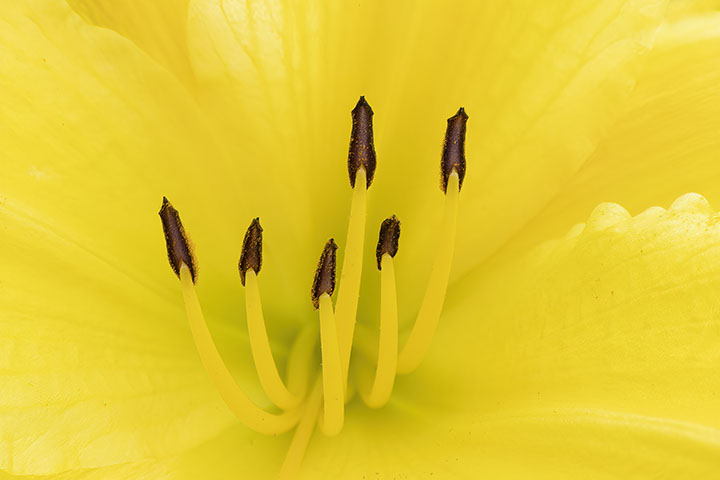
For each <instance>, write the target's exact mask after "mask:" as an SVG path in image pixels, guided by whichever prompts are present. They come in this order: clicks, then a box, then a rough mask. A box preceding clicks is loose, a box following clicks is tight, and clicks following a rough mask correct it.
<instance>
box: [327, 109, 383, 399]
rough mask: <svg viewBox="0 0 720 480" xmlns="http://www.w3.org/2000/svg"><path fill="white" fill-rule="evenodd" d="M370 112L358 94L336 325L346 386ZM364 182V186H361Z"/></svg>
mask: <svg viewBox="0 0 720 480" xmlns="http://www.w3.org/2000/svg"><path fill="white" fill-rule="evenodd" d="M372 116H373V111H372V108H370V105H369V104H368V103H367V102H366V101H365V97H360V100H359V101H358V103H357V105H355V108H354V109H353V111H352V119H353V126H352V132H351V133H350V150H349V152H348V174H349V175H350V185H351V186H352V187H353V195H352V201H351V204H350V221H349V223H348V231H347V241H346V243H345V254H344V255H343V264H342V273H341V274H340V291H339V292H338V298H337V305H336V317H337V325H338V327H337V328H338V334H339V336H340V361H341V365H342V375H343V384H344V385H346V386H347V377H348V368H349V366H350V352H351V350H352V343H353V334H354V332H355V319H356V315H357V306H358V300H359V297H360V280H361V278H362V262H363V245H364V241H365V219H366V217H367V193H366V190H367V189H368V188H370V185H371V184H372V180H373V177H374V176H375V167H376V165H377V161H376V159H375V144H374V140H373V125H372ZM363 186H365V188H362V187H363Z"/></svg>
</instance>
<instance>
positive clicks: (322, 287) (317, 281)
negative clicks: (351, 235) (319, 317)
mask: <svg viewBox="0 0 720 480" xmlns="http://www.w3.org/2000/svg"><path fill="white" fill-rule="evenodd" d="M337 248H338V246H337V245H336V244H335V240H334V239H333V238H331V239H330V240H328V241H327V242H326V243H325V247H324V248H323V251H322V254H320V260H319V261H318V266H317V268H316V269H315V277H314V278H313V284H312V290H311V292H310V295H311V300H312V304H313V307H315V309H316V310H317V309H318V308H320V296H322V295H323V294H325V293H327V294H328V295H331V296H332V294H333V292H334V291H335V264H336V252H337Z"/></svg>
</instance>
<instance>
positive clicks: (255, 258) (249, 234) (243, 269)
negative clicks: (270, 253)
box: [238, 217, 263, 286]
mask: <svg viewBox="0 0 720 480" xmlns="http://www.w3.org/2000/svg"><path fill="white" fill-rule="evenodd" d="M262 232H263V229H262V227H261V226H260V217H255V218H253V221H252V222H250V226H249V227H248V229H247V231H246V232H245V238H243V244H242V252H241V253H240V261H239V262H238V270H239V271H240V281H241V282H242V284H243V286H245V274H246V273H247V271H248V270H250V269H252V270H253V271H254V272H255V273H256V274H258V273H260V269H261V268H262Z"/></svg>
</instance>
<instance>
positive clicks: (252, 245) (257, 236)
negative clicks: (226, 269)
mask: <svg viewBox="0 0 720 480" xmlns="http://www.w3.org/2000/svg"><path fill="white" fill-rule="evenodd" d="M261 265H262V227H261V226H260V219H259V218H255V219H254V220H253V221H252V223H250V226H249V227H248V229H247V232H246V233H245V239H244V241H243V248H242V254H241V255H240V262H239V269H240V279H241V280H242V283H243V285H245V311H246V314H247V325H248V336H249V338H250V349H251V350H252V355H253V360H254V361H255V369H256V370H257V374H258V377H259V378H260V384H261V385H262V387H263V390H265V393H266V394H267V396H268V398H270V401H272V402H273V403H274V404H275V405H277V406H278V407H280V408H282V409H289V408H293V407H295V406H297V404H298V403H300V401H301V400H302V398H301V397H297V396H295V395H293V394H292V393H290V391H289V390H288V389H287V388H286V387H285V384H284V383H283V381H282V378H280V374H279V373H278V369H277V365H276V364H275V360H274V358H273V354H272V350H271V349H270V341H269V339H268V335H267V330H266V328H265V318H264V316H263V311H262V302H261V300H260V288H259V287H258V280H257V273H258V272H259V271H260V268H261Z"/></svg>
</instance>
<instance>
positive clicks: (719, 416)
mask: <svg viewBox="0 0 720 480" xmlns="http://www.w3.org/2000/svg"><path fill="white" fill-rule="evenodd" d="M719 219H720V215H718V214H716V213H715V212H714V211H713V210H712V209H711V208H710V206H709V205H708V203H707V201H706V200H705V199H704V198H702V197H701V196H699V195H697V194H688V195H684V196H682V197H680V198H678V199H677V200H676V201H674V202H673V203H672V205H671V206H670V208H669V209H668V210H667V211H666V210H664V209H662V208H659V207H655V208H651V209H648V210H646V211H645V212H643V213H641V214H639V215H637V216H636V217H630V216H629V215H628V213H627V211H625V210H624V209H623V208H622V207H620V206H618V205H614V204H603V205H600V206H598V207H597V208H596V210H595V211H594V212H593V214H592V215H591V216H590V218H589V219H588V220H587V224H586V225H584V226H579V227H576V228H573V229H572V230H571V231H570V232H569V233H568V234H567V235H566V236H565V237H563V238H560V239H558V240H555V241H552V242H548V243H546V244H543V245H542V246H541V247H539V248H537V249H535V250H533V251H532V252H530V253H528V254H525V255H523V256H521V257H519V258H516V259H515V260H514V261H512V262H511V263H509V264H506V265H504V266H501V267H497V268H495V269H493V270H488V271H485V272H483V273H482V274H479V275H478V276H475V277H472V278H467V279H465V281H463V282H461V283H460V284H459V285H456V288H455V290H454V291H453V294H452V295H451V298H450V299H449V302H448V303H449V305H448V311H447V315H446V316H445V318H444V319H443V324H442V328H441V329H440V330H439V333H438V337H437V338H436V343H434V345H433V348H432V351H431V355H430V357H429V358H428V359H427V361H426V362H425V363H424V364H423V367H421V369H420V371H419V372H418V374H417V376H414V377H409V378H408V379H407V381H406V383H403V384H400V385H399V386H398V391H397V392H396V393H397V394H398V400H397V401H398V402H405V403H407V404H420V405H424V410H421V412H420V413H423V412H426V411H427V412H429V411H430V410H431V409H435V410H436V411H445V412H456V411H459V412H464V413H465V414H466V417H465V418H464V422H465V423H464V424H463V423H451V424H449V425H444V427H445V428H446V430H448V431H452V432H453V433H452V434H448V435H445V436H443V437H442V441H441V442H439V443H440V444H443V445H444V444H445V443H451V442H452V439H453V438H456V440H455V443H454V444H452V445H451V446H450V449H452V448H453V447H454V446H457V445H458V444H459V440H457V439H459V438H463V439H466V440H467V439H471V438H472V439H475V438H476V437H477V436H480V437H482V433H481V432H482V431H483V429H484V428H486V422H487V423H489V424H491V425H496V422H499V423H500V424H502V428H503V429H505V428H510V430H503V431H502V432H500V433H497V435H498V436H499V438H498V437H496V436H494V435H495V433H494V431H493V430H491V431H492V432H493V433H492V434H491V435H490V437H489V438H487V439H486V440H482V439H481V440H479V442H480V443H479V444H478V448H477V449H476V450H475V451H476V452H478V453H477V457H476V458H478V460H477V462H478V463H479V464H481V465H482V464H483V463H484V459H485V458H487V457H490V458H491V459H490V462H491V463H492V462H497V459H494V458H493V457H494V455H493V454H492V453H488V454H487V455H485V453H484V452H485V449H486V448H487V449H488V450H489V452H495V451H496V450H495V449H496V448H501V447H496V446H493V441H494V440H496V439H497V440H498V441H499V442H500V443H501V444H502V445H504V446H507V447H508V448H513V452H515V449H514V448H516V447H517V448H519V449H521V452H522V454H521V455H518V456H513V457H512V458H507V460H505V461H504V462H505V463H512V464H511V465H510V468H511V471H513V470H519V471H524V469H526V468H527V469H528V470H527V471H526V472H525V473H526V475H527V473H528V472H531V471H532V468H533V467H532V465H535V466H537V467H538V468H540V466H541V464H540V463H539V462H541V458H544V459H545V460H544V461H545V465H549V467H548V468H550V469H554V468H558V469H559V470H558V472H566V473H564V475H567V476H568V477H569V478H576V477H577V476H578V475H579V474H580V473H581V472H587V473H588V474H592V475H594V476H598V477H602V474H603V473H604V472H606V471H608V472H611V473H612V472H615V473H616V475H617V476H620V477H622V478H635V477H639V478H644V477H652V476H653V475H655V474H657V472H664V471H665V468H666V467H667V468H669V469H670V470H669V471H677V472H681V471H682V469H685V468H687V469H688V471H689V472H693V473H695V474H697V475H702V474H703V473H706V472H708V471H712V469H717V468H718V467H720V460H719V458H720V457H719V456H718V452H719V451H720V411H719V410H718V409H717V408H716V403H717V398H716V397H717V392H718V389H720V377H718V376H717V375H715V374H714V372H715V370H716V369H717V362H718V360H720V322H719V321H718V316H717V311H718V301H717V292H718V290H719V289H720V222H719V221H718V220H719ZM429 385H432V387H428V386H429ZM426 421H427V422H429V423H432V422H433V421H434V419H433V418H430V417H429V414H428V417H427V420H426ZM575 427H576V428H575ZM475 428H477V430H475ZM487 428H490V427H489V426H488V427H487ZM476 433H477V434H478V435H476ZM469 441H472V440H469ZM483 441H486V442H487V443H489V444H490V445H489V446H488V445H486V444H484V443H482V442H483ZM555 447H557V450H556V449H555ZM439 451H441V452H444V453H443V455H444V456H443V457H436V458H437V459H438V460H440V459H443V460H444V459H446V458H448V457H450V453H448V452H446V451H445V450H444V447H442V448H439ZM424 454H425V455H426V456H431V455H433V453H432V451H431V450H430V449H428V450H426V451H425V452H424ZM526 457H527V458H528V460H527V462H528V465H530V466H529V467H526V466H525V465H526V462H525V459H526ZM466 461H467V462H468V464H469V461H470V460H469V459H468V460H466ZM534 462H537V463H534ZM552 471H555V470H552ZM567 472H569V473H567ZM671 476H672V475H671ZM691 476H692V474H691Z"/></svg>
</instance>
